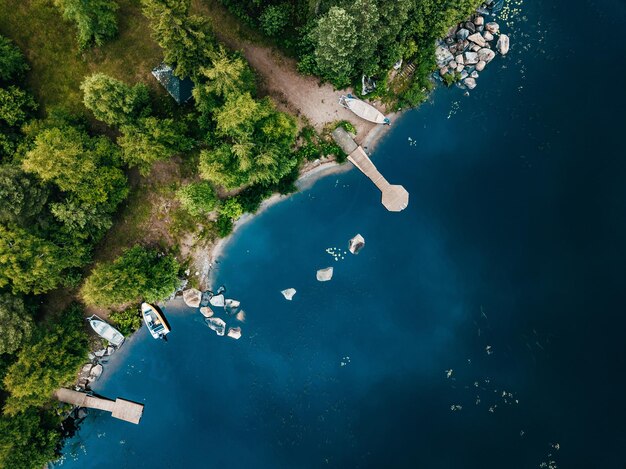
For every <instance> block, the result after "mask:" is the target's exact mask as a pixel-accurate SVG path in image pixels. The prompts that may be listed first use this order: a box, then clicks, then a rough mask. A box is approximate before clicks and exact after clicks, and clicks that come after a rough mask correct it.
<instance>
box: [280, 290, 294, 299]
mask: <svg viewBox="0 0 626 469" xmlns="http://www.w3.org/2000/svg"><path fill="white" fill-rule="evenodd" d="M281 293H282V294H283V296H284V297H285V299H286V300H289V301H291V300H292V299H293V295H295V294H296V289H295V288H287V289H286V290H283V291H281Z"/></svg>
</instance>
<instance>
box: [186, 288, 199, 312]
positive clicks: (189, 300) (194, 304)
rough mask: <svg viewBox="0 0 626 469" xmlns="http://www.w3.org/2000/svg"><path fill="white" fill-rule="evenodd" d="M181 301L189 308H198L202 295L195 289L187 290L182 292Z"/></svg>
mask: <svg viewBox="0 0 626 469" xmlns="http://www.w3.org/2000/svg"><path fill="white" fill-rule="evenodd" d="M183 301H184V302H185V304H186V305H187V306H189V307H190V308H199V307H200V302H201V301H202V293H201V292H200V290H196V289H195V288H188V289H187V290H185V291H183Z"/></svg>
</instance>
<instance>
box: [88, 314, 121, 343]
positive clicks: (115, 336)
mask: <svg viewBox="0 0 626 469" xmlns="http://www.w3.org/2000/svg"><path fill="white" fill-rule="evenodd" d="M87 320H88V321H89V324H90V325H91V328H92V329H93V330H94V331H96V334H98V335H99V336H100V337H102V338H103V339H106V340H108V341H109V342H110V343H111V344H113V345H115V346H116V347H119V346H120V345H122V342H124V336H123V335H122V333H121V332H120V331H118V330H117V329H116V328H115V327H113V326H111V325H110V324H108V323H106V322H104V321H103V320H102V319H100V318H99V317H98V316H96V315H95V314H94V315H93V316H91V317H89V318H87Z"/></svg>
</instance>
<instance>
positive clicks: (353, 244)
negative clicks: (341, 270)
mask: <svg viewBox="0 0 626 469" xmlns="http://www.w3.org/2000/svg"><path fill="white" fill-rule="evenodd" d="M363 247H365V238H364V237H363V236H361V235H360V234H357V235H356V236H355V237H354V238H352V239H351V240H350V243H349V244H348V249H349V250H350V252H351V253H352V254H358V253H359V251H360V250H361V249H363Z"/></svg>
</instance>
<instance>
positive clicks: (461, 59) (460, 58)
mask: <svg viewBox="0 0 626 469" xmlns="http://www.w3.org/2000/svg"><path fill="white" fill-rule="evenodd" d="M454 60H455V61H456V63H458V64H459V65H465V62H464V61H463V54H459V55H457V56H456V57H455V58H454Z"/></svg>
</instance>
